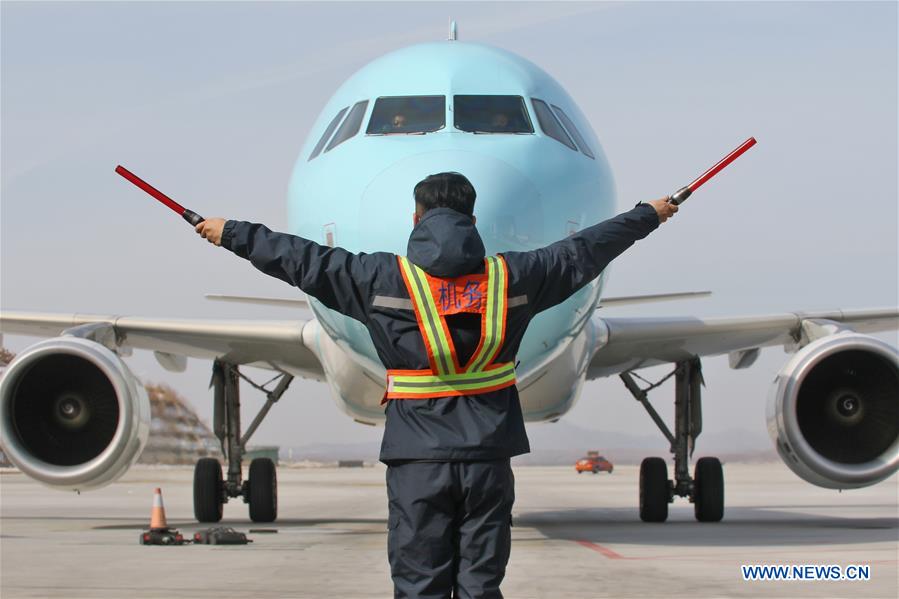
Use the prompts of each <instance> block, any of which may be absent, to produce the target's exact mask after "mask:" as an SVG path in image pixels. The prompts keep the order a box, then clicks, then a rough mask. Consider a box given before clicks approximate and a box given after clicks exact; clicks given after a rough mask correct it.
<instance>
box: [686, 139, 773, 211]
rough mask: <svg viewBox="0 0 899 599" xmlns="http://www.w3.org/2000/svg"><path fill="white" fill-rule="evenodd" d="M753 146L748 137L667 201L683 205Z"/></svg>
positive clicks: (753, 141)
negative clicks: (704, 184)
mask: <svg viewBox="0 0 899 599" xmlns="http://www.w3.org/2000/svg"><path fill="white" fill-rule="evenodd" d="M754 145H755V138H754V137H750V138H749V139H747V140H746V141H744V142H743V143H741V144H740V145H739V146H738V147H737V149H736V150H734V151H733V152H731V153H730V154H728V155H727V156H725V157H724V158H722V159H721V160H719V161H718V163H717V164H716V165H715V166H713V167H712V168H710V169H709V170H707V171H706V172H704V173H702V174H701V175H699V177H697V178H696V179H695V180H694V181H693V182H692V183H690V184H689V185H687V186H686V187H681V188H680V189H678V190H677V191H675V192H674V194H672V195H671V197H669V198H668V201H669V202H670V203H672V204H675V205H678V204H681V203H683V201H684V200H686V199H687V198H689V197H690V194H692V193H693V192H694V191H696V190H697V189H699V188H700V187H701V186H702V185H703V183H705V182H706V181H708V180H709V179H711V178H712V177H714V176H715V175H717V174H718V173H719V172H721V169H723V168H724V167H725V166H727V165H728V164H730V163H731V162H733V161H734V160H736V159H737V158H739V157H740V156H741V155H742V154H743V152H745V151H746V150H748V149H749V148H751V147H752V146H754Z"/></svg>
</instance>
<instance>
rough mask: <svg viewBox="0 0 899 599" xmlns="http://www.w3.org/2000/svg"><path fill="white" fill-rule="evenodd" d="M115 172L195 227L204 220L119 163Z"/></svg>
mask: <svg viewBox="0 0 899 599" xmlns="http://www.w3.org/2000/svg"><path fill="white" fill-rule="evenodd" d="M115 172H117V173H118V174H120V175H122V176H123V177H125V178H126V179H128V180H129V181H131V182H132V183H134V184H135V185H137V186H138V187H140V188H141V189H143V190H144V191H146V192H147V193H148V194H150V195H151V196H153V197H154V198H156V199H157V200H159V201H160V202H162V203H163V204H165V205H166V206H168V207H169V208H171V209H172V210H174V211H175V212H177V213H178V214H179V215H181V218H183V219H184V220H186V221H187V222H189V223H190V224H191V225H193V226H195V227H196V226H197V225H198V224H200V223H201V222H203V221H204V220H206V219H205V218H203V217H202V216H200V215H199V214H197V213H196V212H194V211H193V210H188V209H187V208H185V207H184V206H182V205H181V204H179V203H178V202H176V201H175V200H173V199H172V198H170V197H169V196H167V195H165V194H164V193H162V192H161V191H159V190H158V189H156V188H155V187H153V186H152V185H150V184H149V183H147V182H146V181H144V180H143V179H141V178H140V177H138V176H137V175H135V174H134V173H132V172H131V171H129V170H128V169H126V168H125V167H124V166H122V165H119V166H117V167H115Z"/></svg>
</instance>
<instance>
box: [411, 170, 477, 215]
mask: <svg viewBox="0 0 899 599" xmlns="http://www.w3.org/2000/svg"><path fill="white" fill-rule="evenodd" d="M413 195H414V196H415V203H416V204H420V205H421V207H422V208H424V211H425V212H427V211H428V210H431V209H432V208H452V209H453V210H456V211H457V212H461V213H462V214H467V215H468V216H471V215H473V214H474V200H475V197H477V194H475V191H474V186H473V185H472V184H471V181H469V180H468V179H466V178H465V176H464V175H462V174H460V173H437V174H436V175H428V176H427V177H426V178H425V179H423V180H422V181H419V182H418V184H417V185H416V186H415V191H414V192H413Z"/></svg>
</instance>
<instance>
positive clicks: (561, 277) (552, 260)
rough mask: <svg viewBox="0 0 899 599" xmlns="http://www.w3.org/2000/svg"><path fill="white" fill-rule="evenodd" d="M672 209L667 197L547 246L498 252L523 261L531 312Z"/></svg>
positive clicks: (587, 276)
mask: <svg viewBox="0 0 899 599" xmlns="http://www.w3.org/2000/svg"><path fill="white" fill-rule="evenodd" d="M677 210H678V207H677V206H675V205H674V204H669V203H668V198H660V199H658V200H653V201H652V202H648V203H645V204H644V203H640V204H637V206H635V207H634V208H633V209H631V210H629V211H627V212H623V213H621V214H619V215H618V216H615V217H612V218H610V219H609V220H606V221H603V222H601V223H599V224H596V225H593V226H592V227H587V228H586V229H583V230H581V231H578V232H577V233H575V234H574V235H571V236H569V237H566V238H565V239H562V240H560V241H557V242H556V243H553V244H550V245H548V246H546V247H542V248H539V249H536V250H533V251H530V252H509V253H504V254H503V255H504V256H505V257H506V259H507V260H516V261H520V263H521V264H522V265H523V271H524V273H526V274H525V276H526V278H527V281H528V283H527V285H528V300H529V303H530V304H531V306H532V309H533V311H534V312H535V313H536V312H541V311H543V310H546V309H548V308H551V307H553V306H555V305H556V304H559V303H561V302H563V301H565V300H566V299H568V298H569V297H570V296H571V295H572V294H574V293H575V292H576V291H577V290H579V289H581V288H582V287H583V286H584V285H586V284H587V283H589V282H590V281H592V280H593V279H595V278H596V277H598V276H599V274H600V273H601V272H602V271H603V269H605V268H606V266H608V265H609V263H610V262H611V261H612V260H614V259H615V258H617V257H618V256H619V255H620V254H621V253H622V252H624V251H625V250H626V249H627V248H629V247H631V246H632V245H633V244H634V242H635V241H637V240H638V239H643V238H644V237H646V236H647V235H649V234H650V233H651V232H652V231H654V230H655V229H656V227H658V226H659V224H661V223H663V222H665V221H666V220H668V219H669V218H671V216H673V215H674V213H675V212H677Z"/></svg>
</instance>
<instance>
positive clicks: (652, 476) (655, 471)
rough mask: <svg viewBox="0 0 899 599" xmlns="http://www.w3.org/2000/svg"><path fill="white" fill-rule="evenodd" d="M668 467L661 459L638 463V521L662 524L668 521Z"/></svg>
mask: <svg viewBox="0 0 899 599" xmlns="http://www.w3.org/2000/svg"><path fill="white" fill-rule="evenodd" d="M668 499H669V493H668V466H667V464H665V460H663V459H662V458H646V459H644V460H643V462H641V463H640V519H641V520H643V521H644V522H664V521H665V520H667V519H668Z"/></svg>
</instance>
